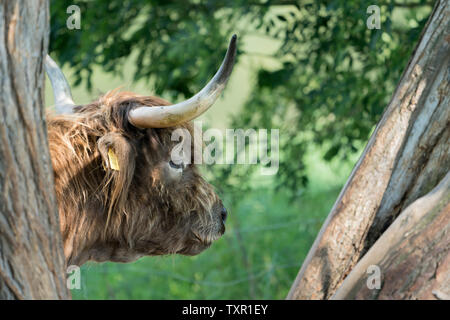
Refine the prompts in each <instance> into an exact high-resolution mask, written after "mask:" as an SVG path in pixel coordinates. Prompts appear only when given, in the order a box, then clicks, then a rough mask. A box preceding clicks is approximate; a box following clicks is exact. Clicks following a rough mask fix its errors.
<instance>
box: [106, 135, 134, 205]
mask: <svg viewBox="0 0 450 320" xmlns="http://www.w3.org/2000/svg"><path fill="white" fill-rule="evenodd" d="M97 147H98V151H99V152H100V155H101V157H102V161H103V167H104V168H105V170H106V173H107V174H106V177H105V180H106V181H107V185H108V187H109V188H110V191H111V193H110V196H111V198H112V199H111V200H112V203H110V204H112V205H115V204H121V203H123V202H124V201H125V199H126V197H127V194H128V189H129V187H130V184H131V181H132V179H133V175H134V169H135V167H136V150H135V148H134V147H133V145H132V144H131V143H130V141H129V140H128V139H127V138H125V137H124V136H123V135H121V134H120V133H116V132H111V133H107V134H106V135H104V136H103V137H101V138H100V139H98V141H97Z"/></svg>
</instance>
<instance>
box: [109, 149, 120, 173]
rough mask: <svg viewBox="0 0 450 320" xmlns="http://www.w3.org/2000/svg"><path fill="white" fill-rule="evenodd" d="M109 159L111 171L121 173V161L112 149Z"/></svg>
mask: <svg viewBox="0 0 450 320" xmlns="http://www.w3.org/2000/svg"><path fill="white" fill-rule="evenodd" d="M108 158H109V166H110V167H111V169H113V170H116V171H120V167H119V161H118V160H117V156H116V154H115V153H114V150H113V149H112V148H109V149H108Z"/></svg>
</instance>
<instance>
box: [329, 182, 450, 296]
mask: <svg viewBox="0 0 450 320" xmlns="http://www.w3.org/2000/svg"><path fill="white" fill-rule="evenodd" d="M449 250H450V173H448V174H447V175H446V177H445V178H444V179H443V180H442V182H441V183H439V185H438V186H437V187H436V188H435V189H434V190H433V191H432V192H430V193H428V194H427V195H426V196H424V197H422V198H419V199H418V200H416V201H414V202H413V203H412V204H411V205H410V206H409V207H408V208H407V209H406V210H405V211H403V212H402V213H401V214H400V216H399V217H398V218H397V219H396V220H395V221H394V222H393V223H392V225H391V226H390V227H389V228H388V229H387V230H386V231H385V232H384V233H383V235H382V236H381V237H380V238H379V239H378V240H377V242H375V244H374V245H373V246H372V247H371V248H370V249H369V251H368V252H367V253H366V255H365V256H364V257H363V258H362V259H361V260H360V261H359V262H358V264H357V265H356V266H355V267H354V268H353V270H352V272H350V274H349V275H348V276H347V278H345V280H344V282H343V283H342V285H341V286H340V287H339V289H338V290H337V291H336V294H335V295H334V296H333V299H374V298H377V299H447V300H448V299H450V255H449ZM370 266H377V267H378V268H379V270H380V275H381V281H380V286H379V287H378V288H376V287H375V288H373V287H371V286H367V279H368V276H367V270H368V269H369V267H370Z"/></svg>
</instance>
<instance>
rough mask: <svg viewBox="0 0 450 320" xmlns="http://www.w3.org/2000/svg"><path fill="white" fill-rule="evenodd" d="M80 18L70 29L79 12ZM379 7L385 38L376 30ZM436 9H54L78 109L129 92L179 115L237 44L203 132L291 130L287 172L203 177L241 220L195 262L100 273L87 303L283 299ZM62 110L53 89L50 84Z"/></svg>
mask: <svg viewBox="0 0 450 320" xmlns="http://www.w3.org/2000/svg"><path fill="white" fill-rule="evenodd" d="M72 4H75V5H78V6H79V7H80V10H81V29H80V30H76V29H74V30H69V29H68V28H67V27H66V20H67V18H68V17H69V16H70V14H68V13H66V9H67V7H69V6H70V5H72ZM369 5H378V6H379V8H380V18H381V21H380V22H381V28H380V29H373V30H370V29H368V28H367V26H366V20H367V18H368V17H369V16H370V14H368V13H367V8H368V6H369ZM432 6H433V2H430V1H425V0H416V1H402V0H396V1H390V0H385V1H364V0H359V1H358V0H350V1H344V0H330V1H291V0H278V1H271V0H261V1H258V0H249V1H242V0H237V1H223V0H222V1H200V0H186V1H169V0H149V1H137V0H122V1H118V0H95V1H87V0H86V1H73V0H58V1H51V41H50V54H51V56H52V57H53V58H54V59H56V60H57V62H58V63H59V64H60V65H61V66H63V71H64V73H65V74H66V77H67V78H68V80H69V82H70V83H71V85H72V93H73V96H74V99H75V101H76V103H78V104H83V103H88V102H90V101H92V100H93V99H96V98H97V97H98V96H99V95H101V94H103V93H106V92H107V91H109V90H112V89H114V88H117V87H121V88H123V89H124V90H130V91H134V92H136V93H139V94H143V95H160V96H163V97H164V98H166V99H168V100H171V101H174V102H177V101H180V100H182V99H184V98H186V97H189V96H191V95H192V94H194V93H195V92H196V91H198V90H199V89H200V88H201V87H202V86H203V85H204V84H205V83H206V82H207V81H208V80H209V78H210V77H211V76H212V75H213V74H214V72H215V71H216V70H217V68H218V66H219V65H220V63H221V60H222V58H223V55H224V53H225V50H226V47H227V45H228V41H229V38H230V37H231V35H232V34H233V33H236V34H237V35H238V60H237V65H236V66H235V69H234V71H233V75H232V77H231V80H230V82H229V84H228V87H227V89H226V92H225V94H224V95H223V96H222V97H221V99H220V100H219V101H218V102H217V103H216V105H215V106H214V107H213V108H212V109H211V110H210V111H209V112H207V113H205V114H204V115H202V116H201V118H200V119H201V120H202V121H203V122H204V126H205V127H213V128H219V129H222V130H223V129H225V128H243V129H247V128H255V129H258V128H264V129H271V128H276V129H279V130H280V168H279V170H278V173H277V174H276V175H274V176H261V175H260V171H259V170H258V167H259V165H213V166H205V167H203V168H202V170H203V171H204V174H205V176H206V177H207V178H208V180H209V181H210V182H212V183H213V184H214V185H215V187H216V188H217V190H218V192H219V193H220V195H221V197H222V199H224V202H225V205H226V207H227V208H228V209H229V211H230V216H229V220H228V221H227V232H226V234H225V236H224V237H222V238H221V239H220V240H218V241H216V242H215V243H214V244H213V246H212V247H211V248H210V249H208V250H206V251H205V252H203V253H201V254H200V255H198V256H195V257H183V256H167V257H147V258H142V259H140V260H139V261H136V262H134V263H130V264H116V263H103V264H94V263H88V264H86V265H84V266H83V267H82V271H81V289H80V290H72V295H73V297H74V298H75V299H284V298H285V297H286V295H287V293H288V291H289V288H290V286H291V284H292V282H293V281H294V279H295V276H296V274H297V272H298V270H299V268H300V266H301V264H302V261H303V259H304V258H305V256H306V254H307V253H308V250H309V248H310V246H311V244H312V242H313V241H314V239H315V237H316V235H317V232H318V230H319V229H320V226H321V224H322V223H323V221H324V219H325V218H326V215H327V214H328V212H329V211H330V209H331V207H332V205H333V203H334V202H335V200H336V198H337V196H338V194H339V191H340V189H341V188H342V186H343V184H344V183H345V181H346V179H347V177H348V176H349V174H350V172H351V169H352V167H353V165H354V164H355V163H356V161H357V159H358V156H359V154H360V153H361V151H362V149H363V148H364V145H365V144H366V142H367V140H368V138H369V136H370V133H371V132H372V131H373V129H374V126H375V125H376V123H377V121H378V120H379V118H380V116H381V114H382V112H383V109H384V108H385V106H386V105H387V103H388V102H389V99H390V97H391V95H392V93H393V90H394V89H395V86H396V84H397V82H398V80H399V78H400V75H401V73H402V71H403V69H404V67H405V66H406V63H407V62H408V60H409V57H410V55H411V53H412V51H413V49H414V46H415V44H416V43H417V40H418V38H419V35H420V32H421V30H422V29H423V26H424V24H425V22H426V19H427V17H428V15H429V14H430V12H431V9H432ZM46 88H47V90H46V104H47V105H48V106H49V108H51V106H52V104H53V97H52V93H51V89H50V88H51V87H50V84H49V82H48V80H47V83H46Z"/></svg>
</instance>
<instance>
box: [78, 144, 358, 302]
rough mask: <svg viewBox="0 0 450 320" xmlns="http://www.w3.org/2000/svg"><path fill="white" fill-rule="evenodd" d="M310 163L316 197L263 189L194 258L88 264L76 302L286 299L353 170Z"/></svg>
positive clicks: (310, 159)
mask: <svg viewBox="0 0 450 320" xmlns="http://www.w3.org/2000/svg"><path fill="white" fill-rule="evenodd" d="M320 158H321V153H320V152H319V151H317V150H311V151H310V152H309V154H308V156H307V157H306V162H307V165H308V169H309V171H310V176H311V177H313V179H312V181H311V184H310V185H309V187H308V189H306V191H305V192H304V193H303V194H302V195H301V196H300V197H299V199H297V200H296V201H295V202H293V203H291V202H289V199H288V196H287V195H286V194H283V193H274V192H273V191H272V190H270V189H268V188H266V187H260V188H258V187H256V188H255V189H254V190H253V191H252V192H251V193H249V194H246V195H245V197H242V199H240V200H239V201H238V202H237V203H233V204H231V208H229V209H231V210H230V211H231V213H230V217H229V220H228V221H227V232H226V233H225V235H224V236H223V237H222V238H221V239H219V240H218V241H216V242H215V243H214V244H213V245H212V247H211V248H209V249H208V250H206V251H205V252H203V253H201V254H200V255H198V256H194V257H184V256H177V255H174V256H165V257H145V258H142V259H140V260H138V261H136V262H134V263H130V264H118V263H102V264H96V263H88V264H86V265H84V266H83V267H82V268H81V289H80V290H72V295H73V298H74V299H284V298H285V297H286V295H287V293H288V291H289V288H290V286H291V285H292V283H293V281H294V279H295V276H296V274H297V272H298V270H299V268H300V266H301V264H302V261H303V259H304V258H305V257H306V255H307V253H308V250H309V248H310V247H311V245H312V243H313V241H314V239H315V237H316V235H317V232H318V231H319V229H320V227H321V225H322V223H323V221H324V220H325V218H326V216H327V214H328V212H329V211H330V209H331V207H332V205H333V204H334V202H335V200H336V198H337V196H338V194H339V191H340V189H341V187H342V185H343V183H344V182H345V180H346V177H347V176H348V174H349V172H350V169H351V168H350V166H349V165H345V166H343V165H342V164H341V163H338V162H336V163H328V164H327V163H324V162H323V161H321V160H320Z"/></svg>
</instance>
